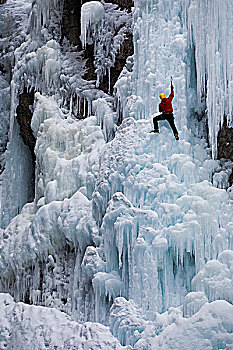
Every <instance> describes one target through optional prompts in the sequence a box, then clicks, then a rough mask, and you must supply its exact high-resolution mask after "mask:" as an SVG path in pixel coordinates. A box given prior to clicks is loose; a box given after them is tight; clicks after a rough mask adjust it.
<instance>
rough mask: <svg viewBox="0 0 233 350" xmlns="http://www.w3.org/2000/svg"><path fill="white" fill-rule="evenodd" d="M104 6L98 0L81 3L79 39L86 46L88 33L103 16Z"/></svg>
mask: <svg viewBox="0 0 233 350" xmlns="http://www.w3.org/2000/svg"><path fill="white" fill-rule="evenodd" d="M104 12H105V11H104V6H103V5H102V4H101V2H99V1H90V2H88V3H85V4H83V5H82V12H81V40H82V44H83V47H84V48H85V47H86V44H87V41H88V33H89V31H91V30H94V28H96V26H97V25H98V23H100V22H101V20H102V19H103V18H104Z"/></svg>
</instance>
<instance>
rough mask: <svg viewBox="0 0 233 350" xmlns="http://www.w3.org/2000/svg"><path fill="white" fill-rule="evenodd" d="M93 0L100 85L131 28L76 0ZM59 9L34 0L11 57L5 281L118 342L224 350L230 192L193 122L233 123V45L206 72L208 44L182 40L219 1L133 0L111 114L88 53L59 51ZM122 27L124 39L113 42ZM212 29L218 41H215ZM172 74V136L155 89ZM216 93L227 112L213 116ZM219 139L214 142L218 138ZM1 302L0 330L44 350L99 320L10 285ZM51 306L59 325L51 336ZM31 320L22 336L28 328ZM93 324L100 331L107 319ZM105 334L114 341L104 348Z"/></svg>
mask: <svg viewBox="0 0 233 350" xmlns="http://www.w3.org/2000/svg"><path fill="white" fill-rule="evenodd" d="M17 3H18V2H17ZM93 3H94V8H93V9H94V10H96V9H97V8H96V6H98V8H99V10H100V9H101V10H100V16H99V17H98V16H97V17H98V18H97V19H98V26H97V27H98V28H97V27H96V28H91V29H92V30H91V33H90V34H91V36H90V39H91V40H92V41H93V42H94V44H95V67H96V69H97V77H98V79H97V84H98V83H99V82H100V80H101V77H102V76H103V75H104V74H105V73H106V71H108V70H109V69H110V67H112V65H113V63H114V59H115V56H116V54H117V52H118V50H119V48H120V44H121V43H122V41H123V40H124V39H125V35H126V33H127V30H128V29H129V26H130V25H131V22H130V20H129V18H130V17H129V15H128V14H127V13H125V12H124V11H120V10H118V9H117V7H116V6H115V5H112V4H101V3H99V2H98V5H97V4H96V3H97V2H89V3H86V4H84V5H83V8H85V7H84V6H86V8H88V6H91V5H93ZM227 3H229V2H227V0H225V1H224V4H223V10H224V11H223V14H224V15H225V14H226V9H225V5H226V4H227ZM204 5H205V6H204ZM60 6H61V2H60V1H42V0H37V1H34V2H33V3H32V12H31V15H30V25H29V34H28V36H27V38H25V40H26V41H25V42H24V43H23V44H22V45H21V46H20V48H19V49H17V50H16V51H15V59H16V61H15V69H14V72H13V82H12V89H11V93H12V95H11V97H12V100H11V120H10V123H9V125H10V134H9V136H10V140H11V142H10V143H9V145H8V153H7V154H6V155H7V157H8V158H7V162H6V163H7V166H6V171H5V172H4V174H3V175H4V181H5V185H4V186H5V192H2V202H3V203H4V205H5V208H6V215H5V216H4V218H6V222H5V225H6V224H7V222H8V221H9V219H10V218H11V217H13V216H15V215H16V214H17V213H19V215H17V216H15V217H14V218H13V220H12V221H11V222H10V224H9V225H8V226H7V228H6V229H5V230H1V232H0V237H1V245H0V277H1V278H0V287H1V291H4V292H10V293H11V294H12V295H13V296H14V298H15V300H16V301H21V300H25V301H27V302H28V303H33V304H39V305H44V306H49V307H54V308H57V309H59V310H62V311H65V312H66V313H67V314H69V315H70V316H71V317H72V318H73V319H74V320H76V321H80V322H86V321H92V322H100V323H102V324H105V325H108V324H109V325H110V328H111V331H112V333H113V335H114V337H115V338H118V339H119V340H120V342H121V343H122V344H123V345H131V346H133V348H134V349H141V350H142V349H144V350H147V349H150V348H151V349H156V348H161V349H163V348H164V349H169V348H179V349H187V348H193V349H197V348H198V347H199V345H200V348H201V349H216V350H217V349H218V350H219V349H224V348H225V349H231V348H232V341H233V340H232V324H233V321H232V314H233V313H232V305H231V304H229V303H228V302H232V281H233V279H232V278H233V277H232V247H233V221H232V200H231V198H229V197H228V194H227V192H226V190H225V188H226V183H227V180H226V179H225V177H226V172H224V173H222V172H221V164H220V162H219V161H215V160H212V159H211V157H210V155H209V149H208V147H207V143H206V142H205V141H204V140H203V139H202V140H201V139H197V138H195V137H194V135H193V133H192V130H189V129H188V126H187V125H188V123H187V119H188V118H191V116H190V114H191V115H192V113H193V111H192V110H191V109H193V108H194V105H197V107H198V108H197V111H196V112H200V113H201V112H203V108H204V109H205V107H206V106H207V109H208V118H209V121H210V124H209V125H210V128H211V131H210V133H212V134H211V135H213V134H214V133H215V132H216V130H217V129H216V128H215V127H214V125H215V126H216V125H217V124H218V122H219V119H218V116H219V115H220V114H221V117H222V113H223V112H225V114H226V115H227V118H228V121H229V120H230V119H229V118H230V112H229V111H230V106H231V96H230V93H231V90H230V87H231V83H230V79H231V71H230V67H229V60H230V55H231V53H230V51H228V48H227V47H225V44H224V45H223V46H219V54H216V55H214V57H215V58H217V57H219V58H220V57H223V55H224V50H225V52H226V53H227V58H225V60H226V61H224V62H225V63H226V65H227V67H225V65H223V66H221V67H225V68H224V69H225V71H224V72H225V73H224V74H223V75H222V72H219V70H218V72H217V71H215V69H214V68H213V67H219V65H215V63H216V62H215V61H211V62H210V61H208V62H205V66H203V62H204V61H205V59H206V58H204V52H205V51H203V52H201V50H200V48H201V47H203V43H202V40H201V38H199V36H198V35H199V34H198V33H196V34H195V35H196V36H195V35H194V36H193V37H190V35H189V34H190V29H191V27H193V29H195V30H197V26H200V25H201V24H202V22H201V20H202V17H203V20H204V19H205V18H207V22H208V21H210V18H209V17H208V16H209V13H210V14H211V11H208V6H211V3H210V2H209V1H206V2H205V4H204V2H203V1H195V2H194V1H188V0H187V1H184V2H183V1H180V0H175V1H172V2H170V1H167V0H164V1H159V2H157V1H153V0H152V1H144V0H143V1H142V0H140V1H139V0H136V1H135V9H134V28H133V29H134V48H135V55H134V57H131V58H129V59H128V60H127V63H126V67H125V68H124V69H123V71H122V73H121V76H120V79H119V80H118V82H117V83H116V86H115V88H116V97H117V103H116V107H117V111H116V112H115V111H113V110H112V108H111V103H112V100H113V98H112V97H110V96H107V94H104V93H103V92H102V93H101V92H100V91H99V90H97V89H93V88H94V84H93V82H86V81H85V80H84V79H83V75H84V70H83V67H84V64H83V62H82V60H81V58H80V55H78V54H77V53H75V51H72V50H71V48H70V47H69V45H68V44H67V43H64V48H65V49H64V51H66V53H65V54H64V53H63V52H62V49H61V48H62V47H61V46H60V45H59V44H58V42H59V30H60V29H59V28H60V27H59V25H58V23H59V21H60V19H61V15H59V13H60V12H59V9H60ZM102 6H104V11H105V13H104V14H103V12H102V9H103V7H102ZM198 8H200V13H201V16H200V18H197V9H198ZM229 8H230V9H231V4H229ZM214 11H215V14H214V16H215V22H213V23H212V24H211V26H212V27H211V28H212V32H211V33H212V34H214V33H215V30H216V28H217V26H221V30H220V34H221V35H220V40H221V39H222V37H223V36H224V31H225V30H226V23H225V22H224V23H225V24H224V23H223V22H221V21H217V20H219V19H220V16H219V11H220V7H218V6H217V5H214ZM95 12H96V11H94V12H93V13H95ZM97 12H98V11H97ZM102 15H104V16H105V17H104V19H106V20H107V22H106V23H105V25H104V23H103V19H101V18H102ZM92 17H93V16H92ZM211 18H212V17H211ZM86 19H87V17H86ZM100 19H101V20H100ZM93 20H95V19H94V17H93V18H91V19H90V22H86V26H89V24H90V25H91V24H92V23H93ZM228 20H229V17H228V16H227V17H226V21H228ZM88 21H89V20H88ZM126 22H127V25H125V24H126ZM208 23H209V22H208ZM119 28H120V30H119ZM116 29H117V30H119V32H118V34H119V35H117V36H114V35H113V33H114V31H115V30H116ZM205 30H206V29H205V28H204V30H203V31H202V33H203V34H204V33H205ZM231 30H232V29H231ZM53 31H54V35H52V33H53ZM205 34H206V33H205ZM207 38H208V40H209V41H208V43H210V45H212V46H211V47H215V44H216V41H215V40H219V39H216V36H215V37H214V38H212V37H209V36H208V37H207ZM230 40H231V38H230V37H229V42H230ZM217 43H218V44H220V41H218V42H217ZM65 45H67V47H66V46H65ZM192 45H194V46H192ZM191 46H192V48H191ZM104 47H105V49H104ZM194 47H195V48H196V51H194ZM66 49H67V50H66ZM203 50H204V49H203ZM190 55H193V56H192V60H193V65H192V66H191V67H189V64H190ZM201 55H202V56H201ZM212 58H213V57H212V56H211V59H212ZM227 60H228V61H227ZM75 62H76V63H75ZM195 65H196V68H197V74H198V76H199V78H198V77H195ZM38 73H39V74H38ZM217 73H218V74H217ZM215 74H216V76H218V78H219V80H217V79H215V77H213V76H214V75H215ZM212 75H213V76H212ZM170 76H172V77H173V83H174V86H175V99H174V111H175V117H176V119H175V121H176V124H177V126H178V129H179V134H180V141H179V142H177V141H176V140H174V138H173V135H172V132H171V130H170V128H169V126H168V124H167V123H166V121H163V122H160V134H158V135H157V134H156V135H155V134H149V131H150V130H151V129H152V123H151V118H152V117H153V114H154V113H155V112H156V111H157V105H158V102H159V99H158V95H159V93H160V92H161V91H164V92H165V93H166V94H168V93H169V85H170ZM204 76H206V78H207V87H208V90H207V92H210V96H212V95H211V94H212V93H213V87H214V84H215V83H213V82H216V83H217V84H215V86H216V91H218V94H220V95H218V96H224V101H226V102H225V103H224V108H223V106H222V104H221V103H222V100H221V101H220V100H219V99H218V98H216V100H215V101H213V100H210V97H209V96H208V94H207V97H205V95H204V96H202V93H201V91H202V90H203V85H201V84H202V83H203V77H204ZM198 79H199V80H198ZM222 83H223V85H224V89H225V90H224V93H223V90H222V89H223V85H222ZM209 84H210V85H211V86H210V85H209ZM24 87H26V88H27V89H29V90H30V89H32V88H34V89H35V90H36V94H35V104H34V106H32V109H33V118H32V123H31V127H32V130H33V133H34V135H35V137H36V139H37V141H36V148H35V154H36V184H35V185H36V195H35V200H34V202H33V203H28V204H26V205H25V206H24V207H23V209H22V210H21V208H22V206H23V204H24V203H25V202H26V200H27V196H26V184H27V183H28V180H27V178H26V175H25V173H26V174H29V172H28V169H27V168H28V166H29V165H28V163H27V159H28V158H27V156H25V154H22V152H23V145H22V144H21V143H22V142H21V139H20V138H19V137H18V130H17V124H16V123H15V119H14V114H15V108H16V105H17V103H18V101H17V98H18V94H19V92H20V91H22V90H23V88H24ZM3 88H4V86H3ZM198 96H199V97H198ZM216 96H217V95H216ZM198 98H199V100H198ZM200 99H201V101H200ZM93 100H95V101H93ZM4 101H5V100H4ZM8 102H9V101H7V99H6V104H7V103H8ZM191 102H192V103H191ZM82 103H83V104H82ZM214 103H215V104H216V108H217V110H218V112H219V113H220V114H218V113H216V114H214V115H215V117H214V118H212V117H211V113H212V109H211V108H212V107H211V106H213V104H214ZM81 105H82V106H83V109H84V111H82V112H81ZM79 113H83V114H82V115H81V117H82V116H88V118H86V119H84V120H77V118H74V116H77V115H78V116H80V114H79ZM93 114H95V115H93ZM211 118H212V119H211ZM121 119H123V123H122V124H121V126H120V127H118V128H117V130H116V122H117V121H118V123H119V122H120V121H121ZM195 134H196V133H195ZM114 136H115V137H114ZM211 141H212V145H213V149H214V148H215V146H214V145H215V143H214V142H215V140H214V139H213V138H212V139H211ZM226 169H230V168H229V167H227V166H226ZM29 170H30V167H29ZM216 171H217V172H218V174H217V175H216V174H215V175H214V176H213V174H214V173H215V172H216ZM12 179H14V181H12ZM212 182H213V183H212ZM215 186H218V187H220V188H217V187H215ZM8 194H9V200H8V201H6V198H7V195H8ZM2 298H3V299H2V300H5V299H6V300H8V301H7V302H6V303H5V302H4V301H3V304H4V303H5V306H3V309H4V310H6V314H5V315H3V314H2V315H1V316H2V317H3V322H4V324H5V323H7V324H8V325H7V327H6V328H5V331H6V332H7V334H8V333H9V334H11V332H13V335H14V336H13V337H12V338H8V340H9V344H10V346H17V345H18V343H19V344H22V342H24V343H25V342H29V343H30V341H34V342H35V347H38V346H39V347H40V346H41V347H42V346H44V347H46V346H47V347H48V346H51V347H54V346H56V345H57V346H62V344H63V343H62V342H64V341H66V340H67V344H64V345H63V348H66V346H67V348H68V346H70V347H72V346H75V345H73V344H71V343H70V342H71V341H73V340H74V341H75V339H76V338H75V337H76V336H78V335H76V333H75V334H74V331H73V328H72V327H73V326H71V324H72V325H74V324H75V325H76V326H75V327H79V329H81V330H80V332H81V333H82V334H86V333H85V332H86V329H87V328H88V331H87V333H88V334H89V335H90V333H92V334H93V332H92V327H94V328H95V329H96V325H90V326H89V325H88V326H87V325H86V324H85V325H83V326H80V325H78V324H77V323H75V322H74V321H67V318H66V316H64V314H61V313H60V312H58V310H57V311H55V310H54V309H47V308H41V307H40V308H37V307H35V306H28V305H27V306H26V305H24V304H15V303H14V302H13V301H12V299H11V298H10V299H9V297H8V296H6V295H3V297H2ZM4 298H5V299H4ZM217 299H225V300H217ZM216 300H217V301H216ZM6 304H9V305H6ZM112 305H113V306H112ZM111 306H112V309H111ZM110 309H111V310H110ZM11 310H13V311H12V313H11ZM38 310H39V311H38ZM21 311H22V312H21ZM34 312H35V313H36V315H35V318H34V316H33V315H34ZM38 313H39V314H40V315H38ZM51 314H52V315H53V316H51V317H53V319H54V317H56V319H57V320H58V319H59V320H60V321H58V323H59V324H58V325H57V328H56V329H55V330H53V320H52V321H51V322H50V320H51V317H50V315H51ZM17 315H19V316H18V317H19V318H20V320H21V321H18V320H19V319H18V318H17V317H16V316H17ZM24 315H26V316H24ZM41 315H42V316H41ZM54 315H55V316H54ZM61 315H62V316H61ZM109 315H110V319H109ZM29 316H30V317H29ZM24 317H26V318H27V321H25V322H27V323H26V325H28V330H27V328H25V327H26V326H25V327H24V330H25V329H26V335H25V333H24V334H22V332H21V328H20V326H21V325H22V320H23V321H24ZM40 317H42V320H41V318H40ZM47 320H48V321H47ZM64 320H65V321H64ZM8 322H9V323H8ZM14 322H15V323H14ZM20 322H21V324H20V325H19V323H20ZM38 322H39V323H38ZM41 322H43V324H44V328H43V327H42V328H41V327H40V326H41ZM23 324H24V323H23ZM37 326H39V327H40V328H38V327H37ZM12 327H13V328H12ZM80 327H81V328H80ZM98 327H100V329H101V332H102V330H104V332H105V330H106V328H104V326H98ZM71 328H72V331H70V329H71ZM38 329H39V330H40V332H39V333H38ZM98 329H99V328H98ZM8 330H9V331H8ZM27 331H28V333H27ZM54 332H55V333H54ZM71 332H72V335H71ZM107 332H108V331H107V330H106V333H105V334H106V336H107V337H108V334H107ZM53 334H55V335H54V337H53ZM95 334H96V333H95ZM98 334H99V333H98ZM33 335H35V338H33V339H34V340H31V339H32V338H31V337H32V336H33ZM89 335H87V343H86V345H85V344H84V346H87V348H90V347H91V346H92V347H93V348H94V346H95V341H93V338H92V336H91V335H90V337H91V339H92V340H90V343H88V341H89V339H90V338H89ZM6 336H8V335H6ZM4 337H5V335H4ZM61 337H62V338H61ZM66 337H67V338H66ZM96 337H98V335H97V336H96ZM25 338H27V339H25ZM68 338H69V339H68ZM47 339H48V340H47ZM95 339H97V338H95ZM111 339H114V338H111ZM111 339H110V341H111ZM101 341H102V340H101ZM4 342H5V338H4ZM6 342H7V340H6ZM15 342H16V345H15ZM49 342H50V344H49ZM53 342H54V343H53ZM78 342H79V345H80V346H81V344H82V342H81V340H80V339H79V340H78ZM96 342H97V340H96ZM9 344H7V346H8V345H9ZM26 344H27V343H26ZM32 344H33V343H32ZM38 344H39V345H38ZM41 344H42V345H41ZM97 344H98V342H97ZM108 344H109V343H108V340H107V343H106V344H105V345H104V349H107V346H108ZM115 344H116V346H115ZM117 344H118V342H117V340H115V341H114V340H113V341H111V345H110V346H112V347H110V349H111V348H114V346H115V348H116V349H117V346H119V345H117ZM33 345H34V344H33ZM79 345H78V346H79ZM30 346H31V344H30ZM101 346H102V345H101ZM42 348H43V347H42ZM74 348H75V347H74ZM84 348H85V347H84Z"/></svg>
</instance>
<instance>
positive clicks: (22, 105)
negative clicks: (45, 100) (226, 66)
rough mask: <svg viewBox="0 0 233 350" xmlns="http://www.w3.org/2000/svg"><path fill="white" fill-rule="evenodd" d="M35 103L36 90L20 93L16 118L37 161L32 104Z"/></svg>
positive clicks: (23, 136)
mask: <svg viewBox="0 0 233 350" xmlns="http://www.w3.org/2000/svg"><path fill="white" fill-rule="evenodd" d="M33 103H34V91H31V92H26V91H25V92H23V93H22V94H21V95H19V105H18V107H17V108H16V114H17V116H16V118H17V121H18V124H19V126H20V135H21V137H22V139H23V142H24V144H25V145H27V146H28V147H29V149H30V151H31V154H32V159H33V160H34V161H35V154H34V148H35V144H36V139H35V137H34V135H33V132H32V129H31V119H32V106H33Z"/></svg>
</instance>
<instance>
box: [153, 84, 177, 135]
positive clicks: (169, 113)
mask: <svg viewBox="0 0 233 350" xmlns="http://www.w3.org/2000/svg"><path fill="white" fill-rule="evenodd" d="M159 97H160V99H161V102H160V104H159V112H161V113H160V114H159V115H156V116H155V117H154V118H153V123H154V129H153V130H152V131H151V132H155V133H159V127H158V121H159V120H167V121H168V123H169V124H170V127H171V128H172V131H173V133H174V136H175V139H176V140H179V136H178V131H177V129H176V126H175V123H174V116H173V108H172V99H173V97H174V87H173V84H172V78H171V93H170V95H169V96H168V97H167V98H166V95H165V94H164V93H163V92H161V94H160V95H159Z"/></svg>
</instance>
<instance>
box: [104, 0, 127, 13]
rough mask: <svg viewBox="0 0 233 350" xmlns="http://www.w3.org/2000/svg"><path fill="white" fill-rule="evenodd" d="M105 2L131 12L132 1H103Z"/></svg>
mask: <svg viewBox="0 0 233 350" xmlns="http://www.w3.org/2000/svg"><path fill="white" fill-rule="evenodd" d="M105 2H111V3H112V4H116V5H118V6H119V7H120V8H121V9H126V10H128V11H131V8H132V7H133V0H105Z"/></svg>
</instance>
